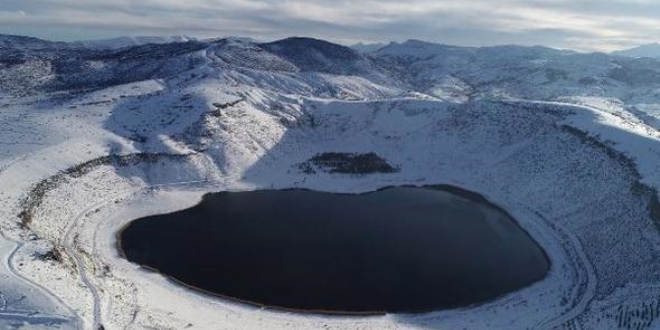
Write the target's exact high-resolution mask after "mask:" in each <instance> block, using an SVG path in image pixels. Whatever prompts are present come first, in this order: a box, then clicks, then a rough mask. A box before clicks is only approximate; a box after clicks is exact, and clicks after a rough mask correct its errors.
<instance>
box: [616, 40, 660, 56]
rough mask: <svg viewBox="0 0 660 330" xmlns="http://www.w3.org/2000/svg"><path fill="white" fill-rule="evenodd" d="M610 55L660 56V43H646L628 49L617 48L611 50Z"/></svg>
mask: <svg viewBox="0 0 660 330" xmlns="http://www.w3.org/2000/svg"><path fill="white" fill-rule="evenodd" d="M612 55H617V56H626V57H638V58H639V57H652V58H660V44H658V43H654V44H647V45H642V46H638V47H634V48H630V49H625V50H619V51H615V52H612Z"/></svg>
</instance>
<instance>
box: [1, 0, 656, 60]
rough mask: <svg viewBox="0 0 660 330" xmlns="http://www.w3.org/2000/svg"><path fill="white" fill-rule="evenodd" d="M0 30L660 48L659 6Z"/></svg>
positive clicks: (57, 12)
mask: <svg viewBox="0 0 660 330" xmlns="http://www.w3.org/2000/svg"><path fill="white" fill-rule="evenodd" d="M1 2H2V3H0V33H9V34H21V35H30V36H36V37H41V38H47V39H54V40H81V39H97V38H111V37H117V36H124V35H168V36H169V35H189V36H196V37H221V36H245V37H253V38H256V39H260V40H272V39H277V38H283V37H288V36H309V37H317V38H323V39H327V40H331V41H335V42H340V43H344V44H352V43H357V42H360V41H363V42H387V41H403V40H406V39H421V40H427V41H433V42H441V43H447V44H456V45H466V46H482V45H496V44H522V45H537V44H540V45H546V46H553V47H558V48H570V49H578V50H586V51H590V50H602V51H608V50H614V49H621V48H627V47H632V46H636V45H640V44H645V43H652V42H657V41H660V24H658V22H660V1H655V0H600V1H596V0H502V1H499V0H469V1H456V0H406V1H400V0H399V1H391V0H379V1H376V0H362V1H349V0H309V1H300V0H261V1H260V0H141V1H137V0H136V1H133V0H1Z"/></svg>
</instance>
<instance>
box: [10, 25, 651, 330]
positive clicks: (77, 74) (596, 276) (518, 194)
mask: <svg viewBox="0 0 660 330" xmlns="http://www.w3.org/2000/svg"><path fill="white" fill-rule="evenodd" d="M324 152H347V153H375V154H377V155H378V156H380V157H382V158H383V159H385V160H386V161H387V162H388V163H389V164H392V165H393V166H396V168H397V169H398V171H397V172H393V173H376V174H364V175H357V174H352V175H351V174H340V173H329V172H324V171H303V170H301V167H300V164H301V163H304V162H305V161H307V160H309V159H311V158H312V157H314V156H315V155H317V154H319V153H324ZM427 184H450V185H454V186H458V187H461V188H464V189H468V190H471V191H474V192H478V193H479V194H481V195H483V196H485V197H486V198H487V199H489V200H490V201H492V202H493V203H495V204H497V205H499V206H501V207H502V208H504V209H505V210H507V211H508V212H509V213H510V214H512V215H513V216H514V217H515V218H516V219H517V221H518V222H519V224H520V225H521V226H522V227H523V228H524V229H525V230H526V231H528V232H529V233H530V235H531V236H532V237H534V239H535V240H536V241H537V242H538V243H539V244H540V245H541V246H542V247H543V249H544V250H545V251H546V252H547V253H548V256H549V259H550V261H551V269H550V272H549V274H548V275H547V276H546V277H545V278H544V279H543V280H541V281H539V282H537V283H535V284H533V285H531V286H529V287H526V288H524V289H522V290H519V291H516V292H512V293H510V294H507V295H505V296H502V297H500V298H498V299H495V300H493V301H489V302H487V303H484V304H478V305H474V306H468V307H464V308H459V309H451V310H443V311H437V312H432V313H425V314H402V315H400V314H388V315H381V316H370V317H356V316H342V317H337V316H324V315H314V314H296V313H289V312H282V311H277V310H269V309H263V308H255V307H250V306H245V305H241V304H235V303H231V302H227V301H224V300H222V299H218V298H213V297H209V296H206V295H203V294H200V293H196V292H193V291H191V290H188V289H186V288H184V287H182V286H179V285H176V284H174V283H173V282H172V281H170V280H168V279H167V278H165V277H164V276H162V275H159V274H157V273H154V272H150V271H147V270H145V269H143V268H141V267H139V266H137V265H135V264H132V263H129V262H128V261H126V260H125V259H123V258H122V257H121V256H120V255H119V253H118V251H117V248H116V244H117V241H116V233H117V231H118V230H120V229H121V228H122V227H123V226H125V225H126V224H127V223H128V222H130V221H131V220H133V219H136V218H139V217H142V216H147V215H153V214H159V213H165V212H171V211H175V210H181V209H184V208H188V207H190V206H192V205H195V204H197V203H198V202H199V201H200V200H201V198H202V196H203V195H204V194H205V193H208V192H217V191H244V190H256V189H279V188H308V189H314V190H322V191H330V192H367V191H373V190H376V189H378V188H382V187H385V186H394V185H420V186H421V185H427ZM658 189H660V60H658V59H652V58H633V57H623V56H617V55H610V54H604V53H590V54H586V53H576V52H571V51H564V50H555V49H551V48H544V47H518V46H499V47H487V48H469V47H453V46H447V45H440V44H432V43H425V42H421V41H414V40H412V41H408V42H404V43H391V44H389V45H385V46H384V47H381V48H379V49H375V50H373V49H372V50H369V51H366V52H358V51H356V50H354V49H351V48H348V47H344V46H340V45H336V44H332V43H328V42H325V41H321V40H315V39H308V38H289V39H284V40H280V41H275V42H270V43H257V42H254V41H251V40H248V39H240V38H226V39H214V40H187V39H172V40H163V41H162V42H159V43H148V44H142V43H140V42H135V44H134V45H128V46H126V47H119V48H117V47H110V46H108V47H100V46H99V45H98V44H94V43H87V44H86V43H78V44H71V43H62V42H49V41H44V40H39V39H34V38H27V37H17V36H0V228H1V232H2V239H0V251H1V252H2V256H3V261H4V263H3V265H2V267H0V326H2V327H4V328H7V329H92V330H98V329H109V330H110V329H176V330H180V329H379V330H385V329H438V330H440V329H451V330H461V329H469V330H472V329H503V330H505V329H506V330H512V329H513V330H515V329H538V330H551V329H556V330H579V329H585V330H588V329H598V330H608V329H612V330H614V329H637V330H643V329H660V320H658V319H659V318H660V317H659V316H660V231H659V229H660V202H659V201H658V194H657V190H658ZM173 244H175V242H174V243H173ZM191 253H194V252H193V251H191ZM515 271H516V270H515V269H511V272H515Z"/></svg>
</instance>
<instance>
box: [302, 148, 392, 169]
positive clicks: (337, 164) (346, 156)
mask: <svg viewBox="0 0 660 330" xmlns="http://www.w3.org/2000/svg"><path fill="white" fill-rule="evenodd" d="M298 169H299V170H300V171H301V172H303V173H306V174H314V173H316V171H317V170H320V171H323V172H327V173H341V174H372V173H395V172H399V171H400V170H401V169H400V168H399V167H395V166H392V165H390V164H389V163H388V162H387V161H386V160H385V159H383V158H382V157H380V156H378V155H377V154H376V153H373V152H369V153H346V152H325V153H319V154H316V155H315V156H314V157H312V158H310V159H309V160H307V161H306V162H303V163H300V164H298Z"/></svg>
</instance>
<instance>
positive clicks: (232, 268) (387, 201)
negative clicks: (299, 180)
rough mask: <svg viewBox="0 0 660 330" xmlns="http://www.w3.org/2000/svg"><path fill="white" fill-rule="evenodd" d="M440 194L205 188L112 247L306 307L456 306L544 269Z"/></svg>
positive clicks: (225, 288)
mask: <svg viewBox="0 0 660 330" xmlns="http://www.w3.org/2000/svg"><path fill="white" fill-rule="evenodd" d="M445 188H448V187H445ZM445 190H446V189H439V188H437V187H424V188H412V187H399V188H389V189H384V190H380V191H377V192H372V193H366V194H361V195H349V194H333V193H324V192H315V191H306V190H279V191H278V190H264V191H254V192H232V193H228V192H223V193H216V194H209V195H206V196H205V197H204V199H203V201H202V202H201V203H200V204H198V205H197V206H195V207H193V208H190V209H187V210H183V211H180V212H175V213H171V214H166V215H156V216H150V217H146V218H142V219H138V220H135V221H133V222H131V223H130V224H129V225H128V226H127V227H126V228H125V229H124V230H123V231H122V232H121V233H120V234H119V235H120V248H121V249H122V250H123V253H124V255H125V257H126V258H127V259H128V260H130V261H132V262H134V263H137V264H140V265H143V266H147V267H149V268H153V269H156V270H158V271H159V272H161V273H163V274H164V275H167V276H169V277H171V278H173V279H175V280H177V281H179V282H181V283H184V284H186V285H189V286H191V287H194V288H197V289H199V290H202V291H205V292H207V293H213V294H217V295H220V296H223V297H226V298H231V299H235V300H239V301H243V302H247V303H252V304H257V305H266V306H270V307H279V308H285V309H295V310H300V311H313V312H337V313H344V312H346V313H348V312H370V313H371V312H375V313H380V312H393V313H396V312H422V311H430V310H437V309H444V308H450V307H457V306H464V305H469V304H474V303H480V302H484V301H486V300H489V299H492V298H494V297H497V296H499V295H502V294H504V293H508V292H511V291H514V290H516V289H519V288H522V287H525V286H527V285H529V284H531V283H533V282H536V281H538V280H540V279H542V278H543V277H544V276H545V275H546V273H547V271H548V269H549V262H548V259H547V257H546V255H545V253H544V252H543V250H542V249H541V248H540V247H539V246H538V245H537V244H536V243H535V242H534V241H533V240H532V239H531V238H530V236H529V235H528V234H527V233H526V232H525V231H523V230H522V229H521V228H520V227H519V226H518V225H517V224H516V222H515V221H514V220H513V219H511V218H510V217H509V216H508V215H507V214H506V213H505V212H504V211H502V210H500V209H499V208H497V207H496V206H493V205H490V204H489V203H488V202H486V201H485V200H483V198H481V197H480V196H479V195H476V194H473V193H469V192H465V191H461V190H458V189H456V188H451V190H454V192H451V193H450V192H448V191H445Z"/></svg>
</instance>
